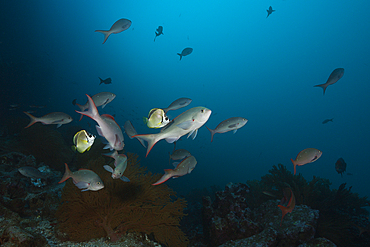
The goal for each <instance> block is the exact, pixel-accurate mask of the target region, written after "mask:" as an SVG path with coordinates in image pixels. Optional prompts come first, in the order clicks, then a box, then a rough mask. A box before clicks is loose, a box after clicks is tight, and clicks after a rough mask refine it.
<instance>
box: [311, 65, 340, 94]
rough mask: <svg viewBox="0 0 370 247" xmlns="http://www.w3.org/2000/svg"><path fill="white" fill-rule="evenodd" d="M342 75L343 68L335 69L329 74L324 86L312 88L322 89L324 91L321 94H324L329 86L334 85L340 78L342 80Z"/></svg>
mask: <svg viewBox="0 0 370 247" xmlns="http://www.w3.org/2000/svg"><path fill="white" fill-rule="evenodd" d="M343 75H344V69H343V68H337V69H335V70H333V72H331V74H330V76H329V78H328V80H327V81H326V83H324V84H319V85H315V86H314V87H322V89H323V90H324V92H323V94H325V90H326V88H327V87H328V86H329V85H333V84H334V83H336V82H337V81H338V80H339V79H340V78H342V77H343Z"/></svg>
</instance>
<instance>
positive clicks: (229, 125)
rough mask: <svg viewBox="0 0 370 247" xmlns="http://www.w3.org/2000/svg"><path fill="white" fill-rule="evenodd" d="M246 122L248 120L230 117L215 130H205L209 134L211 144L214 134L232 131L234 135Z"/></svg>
mask: <svg viewBox="0 0 370 247" xmlns="http://www.w3.org/2000/svg"><path fill="white" fill-rule="evenodd" d="M247 122H248V119H246V118H242V117H231V118H228V119H226V120H224V121H222V122H221V123H219V124H218V125H217V127H216V128H215V129H210V128H208V127H207V126H206V128H207V129H208V130H209V131H210V132H211V142H212V141H213V135H214V134H216V133H225V132H228V131H232V130H233V131H234V134H235V133H236V131H237V130H238V129H240V128H241V127H243V126H244V125H245V124H246V123H247Z"/></svg>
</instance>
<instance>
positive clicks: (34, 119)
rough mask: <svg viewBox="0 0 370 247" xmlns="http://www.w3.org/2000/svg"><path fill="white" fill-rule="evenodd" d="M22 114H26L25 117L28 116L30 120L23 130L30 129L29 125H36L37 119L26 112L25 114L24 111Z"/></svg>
mask: <svg viewBox="0 0 370 247" xmlns="http://www.w3.org/2000/svg"><path fill="white" fill-rule="evenodd" d="M24 114H26V115H27V116H29V117H30V119H31V121H30V123H29V124H28V125H27V126H26V127H24V128H28V127H30V126H31V125H33V124H34V123H37V122H38V119H37V117H35V116H32V115H31V114H29V113H28V112H25V111H24Z"/></svg>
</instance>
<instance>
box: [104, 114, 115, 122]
mask: <svg viewBox="0 0 370 247" xmlns="http://www.w3.org/2000/svg"><path fill="white" fill-rule="evenodd" d="M102 116H104V117H107V118H110V119H112V120H113V121H116V120H114V117H113V116H112V115H109V114H102Z"/></svg>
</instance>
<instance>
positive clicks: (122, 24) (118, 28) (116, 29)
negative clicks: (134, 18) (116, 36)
mask: <svg viewBox="0 0 370 247" xmlns="http://www.w3.org/2000/svg"><path fill="white" fill-rule="evenodd" d="M131 23H132V22H131V21H130V20H128V19H124V18H122V19H119V20H118V21H116V22H115V23H114V24H113V25H112V27H111V28H110V29H109V30H106V31H104V30H95V32H99V33H102V34H104V42H103V44H104V43H105V41H107V39H108V37H109V35H111V34H112V33H120V32H122V31H125V30H126V29H128V28H129V27H130V26H131Z"/></svg>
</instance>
